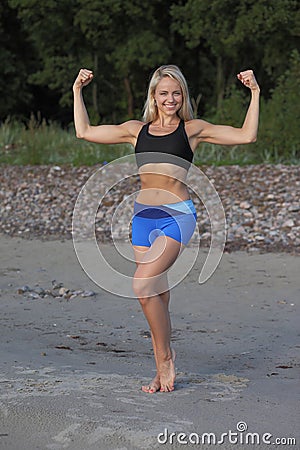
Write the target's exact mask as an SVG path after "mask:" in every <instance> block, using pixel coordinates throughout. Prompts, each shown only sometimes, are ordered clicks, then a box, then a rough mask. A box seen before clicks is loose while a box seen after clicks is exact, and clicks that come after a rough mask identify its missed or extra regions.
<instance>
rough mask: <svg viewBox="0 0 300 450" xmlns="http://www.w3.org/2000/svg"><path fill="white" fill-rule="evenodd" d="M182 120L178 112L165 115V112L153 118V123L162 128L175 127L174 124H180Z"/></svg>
mask: <svg viewBox="0 0 300 450" xmlns="http://www.w3.org/2000/svg"><path fill="white" fill-rule="evenodd" d="M179 121H180V117H179V116H178V115H177V114H174V116H165V115H163V114H159V115H158V117H157V118H156V119H155V120H153V122H152V123H153V124H154V125H157V126H160V127H161V128H168V127H173V126H174V125H178V122H179Z"/></svg>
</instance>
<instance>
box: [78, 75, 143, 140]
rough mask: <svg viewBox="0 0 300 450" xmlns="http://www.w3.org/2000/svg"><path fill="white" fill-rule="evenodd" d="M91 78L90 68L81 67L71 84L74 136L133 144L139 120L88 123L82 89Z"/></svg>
mask: <svg viewBox="0 0 300 450" xmlns="http://www.w3.org/2000/svg"><path fill="white" fill-rule="evenodd" d="M92 79H93V72H92V71H91V70H88V69H81V70H80V71H79V74H78V76H77V78H76V80H75V81H74V84H73V94H74V124H75V130H76V136H77V137H78V138H80V139H85V140H87V141H91V142H96V143H99V144H121V143H124V142H128V143H130V144H134V140H135V138H136V136H137V133H138V130H139V127H140V122H139V121H136V120H130V121H128V122H124V123H123V124H120V125H98V126H92V125H90V120H89V116H88V113H87V110H86V107H85V104H84V100H83V95H82V89H83V87H85V86H87V85H88V84H90V82H91V81H92Z"/></svg>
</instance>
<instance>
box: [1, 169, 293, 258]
mask: <svg viewBox="0 0 300 450" xmlns="http://www.w3.org/2000/svg"><path fill="white" fill-rule="evenodd" d="M99 167H101V165H99V166H93V167H79V168H75V167H68V166H60V167H59V166H25V167H19V166H5V165H2V166H1V167H0V180H1V189H0V199H1V202H0V208H1V225H0V232H1V233H2V234H5V235H9V236H18V237H22V238H30V239H31V238H36V237H38V238H40V239H43V240H44V239H45V240H51V239H57V238H62V239H71V238H72V214H73V209H74V205H75V202H76V199H77V196H78V194H79V192H80V190H81V188H82V187H83V185H84V184H85V182H86V181H87V180H88V178H89V177H90V176H91V175H92V174H93V173H94V172H95V171H96V170H97V169H98V168H99ZM201 170H202V171H203V172H204V173H205V174H206V175H207V176H208V178H209V179H210V180H211V182H212V183H213V184H214V186H215V188H216V190H217V192H218V194H219V196H220V199H221V201H222V203H223V206H224V210H225V215H226V221H227V242H226V250H227V251H233V250H249V251H255V250H257V251H262V252H265V251H267V252H274V251H283V252H289V253H300V195H299V194H300V168H299V166H284V165H251V166H245V167H240V166H222V167H212V166H209V167H205V166H203V167H201ZM107 176H109V175H107ZM103 177H104V178H103V183H107V180H106V179H105V173H104V174H103ZM99 188H100V187H99ZM138 189H139V179H138V177H135V176H133V177H131V178H129V179H126V180H122V182H120V183H119V184H118V185H117V186H116V187H114V189H112V190H111V191H109V193H108V194H107V195H106V196H105V198H104V199H103V201H102V203H101V208H100V209H99V211H98V214H97V219H96V235H97V239H99V240H100V241H101V242H109V241H110V239H111V232H110V221H109V220H107V218H108V217H109V215H110V214H111V213H112V212H113V211H114V209H115V207H116V205H117V204H119V203H120V202H121V201H122V200H123V199H124V197H126V196H128V194H130V193H131V192H132V191H137V190H138ZM192 197H193V195H192ZM193 199H194V201H195V204H196V209H197V212H199V220H198V225H199V230H200V232H201V239H202V240H201V243H202V244H203V245H208V243H209V241H210V222H209V218H208V216H207V215H205V214H204V213H205V208H203V205H202V203H201V201H200V200H199V199H198V198H193ZM126 220H127V219H126V218H124V222H122V219H119V222H118V223H117V224H116V229H115V230H114V235H118V236H119V238H122V236H123V234H124V233H126V232H127V233H128V227H127V225H126Z"/></svg>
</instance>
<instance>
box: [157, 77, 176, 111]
mask: <svg viewBox="0 0 300 450" xmlns="http://www.w3.org/2000/svg"><path fill="white" fill-rule="evenodd" d="M154 99H155V101H156V106H157V108H158V111H160V112H161V113H163V114H166V115H168V116H171V115H174V114H177V112H178V111H179V110H180V108H181V106H182V102H183V96H182V91H181V87H180V84H179V83H178V81H176V80H174V79H173V78H170V77H164V78H162V79H161V80H160V82H159V83H158V84H157V86H156V89H155V93H154Z"/></svg>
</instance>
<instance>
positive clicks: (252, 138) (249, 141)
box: [245, 136, 257, 144]
mask: <svg viewBox="0 0 300 450" xmlns="http://www.w3.org/2000/svg"><path fill="white" fill-rule="evenodd" d="M256 141H257V136H249V137H247V138H246V139H245V144H254V142H256Z"/></svg>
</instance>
